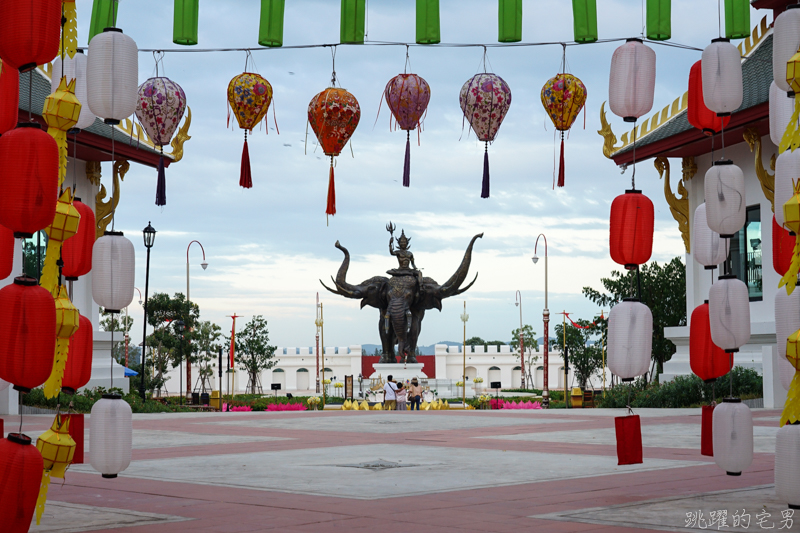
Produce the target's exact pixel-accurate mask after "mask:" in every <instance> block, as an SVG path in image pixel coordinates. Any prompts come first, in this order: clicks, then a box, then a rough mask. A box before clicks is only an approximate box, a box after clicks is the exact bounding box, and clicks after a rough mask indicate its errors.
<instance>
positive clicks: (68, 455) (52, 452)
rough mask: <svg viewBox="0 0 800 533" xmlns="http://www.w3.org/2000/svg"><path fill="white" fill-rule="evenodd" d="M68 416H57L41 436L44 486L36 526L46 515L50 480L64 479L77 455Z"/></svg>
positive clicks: (37, 508) (40, 492) (38, 506)
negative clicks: (45, 507) (52, 478)
mask: <svg viewBox="0 0 800 533" xmlns="http://www.w3.org/2000/svg"><path fill="white" fill-rule="evenodd" d="M69 422H70V418H69V417H68V416H63V415H61V414H57V415H56V418H55V420H53V425H52V426H50V429H48V430H47V431H45V432H44V433H42V434H41V435H40V436H39V439H38V440H37V441H36V448H37V449H38V450H39V452H40V453H41V454H42V460H43V461H44V472H42V485H41V487H40V488H39V498H38V499H37V500H36V524H37V525H39V523H40V521H41V519H42V513H44V504H45V502H46V501H47V490H48V488H49V487H50V478H51V477H57V478H60V479H64V474H65V473H66V471H67V468H68V467H69V465H70V464H72V458H73V457H74V455H75V441H74V440H73V438H72V437H71V436H70V434H69Z"/></svg>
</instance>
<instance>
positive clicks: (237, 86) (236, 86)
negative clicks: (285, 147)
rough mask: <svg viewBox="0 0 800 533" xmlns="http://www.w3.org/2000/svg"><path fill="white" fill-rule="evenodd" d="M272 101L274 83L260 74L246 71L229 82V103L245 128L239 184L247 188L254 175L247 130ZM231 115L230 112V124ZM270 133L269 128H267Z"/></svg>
mask: <svg viewBox="0 0 800 533" xmlns="http://www.w3.org/2000/svg"><path fill="white" fill-rule="evenodd" d="M271 103H272V85H270V83H269V82H268V81H267V80H266V79H265V78H263V77H261V76H259V75H258V74H253V73H250V72H245V73H244V74H239V75H238V76H235V77H234V78H233V79H232V80H231V81H230V83H229V84H228V104H229V105H230V107H231V109H233V114H234V116H235V117H236V121H237V122H238V123H239V127H240V128H241V129H243V130H244V149H243V150H242V169H241V172H240V174H239V185H241V186H242V187H244V188H245V189H250V188H251V187H252V186H253V175H252V173H251V172H250V151H249V150H248V149H247V132H248V131H249V132H250V133H252V132H253V128H255V127H256V126H257V125H258V123H259V122H261V119H263V118H264V116H265V115H266V114H267V111H268V110H269V105H270V104H271ZM230 121H231V116H230V112H229V113H228V125H229V126H230ZM267 134H269V128H267Z"/></svg>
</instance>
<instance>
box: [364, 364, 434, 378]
mask: <svg viewBox="0 0 800 533" xmlns="http://www.w3.org/2000/svg"><path fill="white" fill-rule="evenodd" d="M423 366H424V365H423V364H422V363H375V364H373V365H372V368H373V369H375V371H374V372H373V373H372V375H371V376H370V378H377V377H378V376H380V377H381V378H383V379H384V380H386V378H387V377H388V376H392V379H394V380H395V381H401V380H402V381H405V380H407V379H411V378H419V379H427V378H428V376H427V375H426V374H425V373H424V372H423V371H422V367H423Z"/></svg>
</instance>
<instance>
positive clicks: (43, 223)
mask: <svg viewBox="0 0 800 533" xmlns="http://www.w3.org/2000/svg"><path fill="white" fill-rule="evenodd" d="M1 14H2V12H0V18H2V16H1ZM0 190H2V191H3V194H0V224H2V225H3V226H5V227H7V228H8V229H10V230H11V231H13V232H14V236H15V237H18V238H19V237H25V238H28V237H31V236H33V234H34V233H36V232H37V231H39V230H41V229H44V228H46V227H47V226H49V225H50V224H51V223H52V222H53V218H54V217H55V216H56V203H57V202H58V145H56V141H55V140H54V139H53V138H52V137H51V136H50V135H48V134H47V133H45V132H44V131H42V127H41V126H40V125H39V124H38V123H35V122H34V123H31V122H25V123H20V124H18V125H17V127H16V128H14V129H13V130H11V131H9V132H7V133H4V134H3V135H2V136H0ZM51 355H52V354H51Z"/></svg>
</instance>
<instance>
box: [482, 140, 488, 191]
mask: <svg viewBox="0 0 800 533" xmlns="http://www.w3.org/2000/svg"><path fill="white" fill-rule="evenodd" d="M481 198H489V143H486V151H485V152H484V153H483V187H481Z"/></svg>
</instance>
